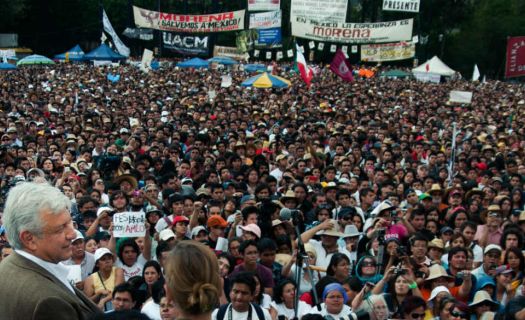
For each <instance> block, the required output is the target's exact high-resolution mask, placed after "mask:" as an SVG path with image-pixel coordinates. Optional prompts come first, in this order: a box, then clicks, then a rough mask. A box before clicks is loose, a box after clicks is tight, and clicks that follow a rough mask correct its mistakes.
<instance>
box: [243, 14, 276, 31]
mask: <svg viewBox="0 0 525 320" xmlns="http://www.w3.org/2000/svg"><path fill="white" fill-rule="evenodd" d="M278 27H281V10H277V11H270V12H261V13H252V14H250V29H267V28H278Z"/></svg>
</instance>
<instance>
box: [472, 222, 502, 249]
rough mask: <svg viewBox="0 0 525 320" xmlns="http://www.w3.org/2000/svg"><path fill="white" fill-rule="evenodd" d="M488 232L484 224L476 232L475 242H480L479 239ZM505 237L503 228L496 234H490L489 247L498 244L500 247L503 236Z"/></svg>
mask: <svg viewBox="0 0 525 320" xmlns="http://www.w3.org/2000/svg"><path fill="white" fill-rule="evenodd" d="M486 232H488V229H487V226H486V225H484V224H482V225H479V226H478V229H477V230H476V235H475V236H474V240H477V241H479V239H481V238H482V236H483V234H485V233H486ZM502 235H503V231H501V228H498V230H496V231H495V232H492V233H489V235H488V237H487V245H489V244H497V245H498V246H499V242H500V240H501V236H502Z"/></svg>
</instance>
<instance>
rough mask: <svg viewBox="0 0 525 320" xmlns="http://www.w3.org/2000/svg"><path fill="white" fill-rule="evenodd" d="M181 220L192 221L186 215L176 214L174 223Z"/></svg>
mask: <svg viewBox="0 0 525 320" xmlns="http://www.w3.org/2000/svg"><path fill="white" fill-rule="evenodd" d="M179 222H187V223H189V222H190V219H188V218H187V217H186V216H176V217H175V218H174V219H173V224H174V225H175V224H177V223H179Z"/></svg>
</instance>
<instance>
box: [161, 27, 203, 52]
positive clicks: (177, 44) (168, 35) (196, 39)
mask: <svg viewBox="0 0 525 320" xmlns="http://www.w3.org/2000/svg"><path fill="white" fill-rule="evenodd" d="M208 43H209V37H208V36H204V35H200V36H198V35H190V34H186V33H173V32H165V31H163V32H162V47H163V48H165V49H168V50H171V51H174V52H177V53H180V54H184V55H207V54H208V48H209V46H208Z"/></svg>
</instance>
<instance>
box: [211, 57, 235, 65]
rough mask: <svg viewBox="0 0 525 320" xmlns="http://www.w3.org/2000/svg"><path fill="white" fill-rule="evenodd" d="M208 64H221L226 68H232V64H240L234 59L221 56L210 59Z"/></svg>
mask: <svg viewBox="0 0 525 320" xmlns="http://www.w3.org/2000/svg"><path fill="white" fill-rule="evenodd" d="M208 62H215V63H220V64H223V65H225V66H230V65H232V64H238V63H239V62H237V60H235V59H233V58H230V57H221V56H219V57H213V58H210V59H208Z"/></svg>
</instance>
